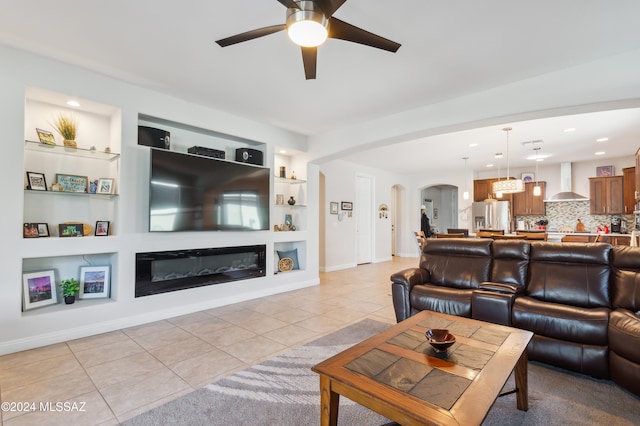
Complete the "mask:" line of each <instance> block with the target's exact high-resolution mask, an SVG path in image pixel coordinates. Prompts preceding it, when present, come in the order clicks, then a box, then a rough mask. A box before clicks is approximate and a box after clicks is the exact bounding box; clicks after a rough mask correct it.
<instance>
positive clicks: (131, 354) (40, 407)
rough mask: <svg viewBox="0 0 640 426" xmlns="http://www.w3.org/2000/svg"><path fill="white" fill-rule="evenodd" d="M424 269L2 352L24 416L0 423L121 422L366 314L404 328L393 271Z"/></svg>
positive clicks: (348, 277)
mask: <svg viewBox="0 0 640 426" xmlns="http://www.w3.org/2000/svg"><path fill="white" fill-rule="evenodd" d="M417 263H418V261H417V259H414V258H394V259H393V260H392V261H389V262H382V263H376V264H368V265H360V266H358V267H357V268H351V269H346V270H341V271H336V272H329V273H321V274H320V282H321V283H320V285H319V286H314V287H309V288H305V289H301V290H295V291H291V292H287V293H282V294H278V295H274V296H269V297H264V298H261V299H256V300H251V301H247V302H242V303H237V304H234V305H228V306H224V307H219V308H215V309H210V310H207V311H202V312H196V313H193V314H189V315H184V316H181V317H176V318H170V319H167V320H163V321H158V322H154V323H150V324H145V325H141V326H137V327H131V328H126V329H123V330H117V331H113V332H110V333H105V334H100V335H97V336H92V337H87V338H83V339H78V340H72V341H69V342H64V343H59V344H55V345H51V346H47V347H43V348H38V349H32V350H28V351H24V352H18V353H15V354H9V355H5V356H2V357H0V400H1V402H2V403H11V402H14V403H15V404H13V407H11V408H14V409H16V408H18V409H21V410H22V411H21V412H16V411H7V410H5V408H6V407H5V406H4V405H3V410H0V414H1V416H2V417H1V422H0V424H1V425H6V426H9V425H39V426H42V425H57V424H60V425H69V424H74V425H76V424H77V425H116V424H118V423H119V422H121V421H124V420H126V419H129V418H131V417H133V416H136V415H138V414H140V413H142V412H145V411H148V410H150V409H152V408H154V407H156V406H158V405H161V404H164V403H166V402H168V401H171V400H173V399H175V398H177V397H179V396H181V395H184V394H186V393H189V392H192V391H193V390H195V389H198V388H201V387H203V386H205V385H207V384H209V383H211V382H213V381H214V380H216V379H218V378H220V377H223V376H226V375H229V374H232V373H234V372H236V371H238V370H241V369H244V368H246V367H248V366H250V365H253V364H256V363H258V362H261V361H263V360H265V359H268V358H271V357H272V356H274V355H276V354H278V353H281V352H283V351H285V350H287V349H289V348H291V347H295V346H299V345H302V344H304V343H307V342H310V341H312V340H314V339H316V338H318V337H320V336H323V335H326V334H329V333H331V332H333V331H336V330H339V329H341V328H343V327H345V326H347V325H348V324H351V323H354V322H357V321H360V320H362V319H364V318H372V319H375V320H378V321H384V322H388V323H395V316H394V313H393V304H392V300H391V285H390V281H389V275H390V274H392V273H393V272H396V271H399V270H401V269H404V268H409V267H413V266H415V265H417ZM58 402H60V403H61V405H60V406H57V405H56V403H58ZM47 403H48V404H49V405H47ZM65 404H66V405H65Z"/></svg>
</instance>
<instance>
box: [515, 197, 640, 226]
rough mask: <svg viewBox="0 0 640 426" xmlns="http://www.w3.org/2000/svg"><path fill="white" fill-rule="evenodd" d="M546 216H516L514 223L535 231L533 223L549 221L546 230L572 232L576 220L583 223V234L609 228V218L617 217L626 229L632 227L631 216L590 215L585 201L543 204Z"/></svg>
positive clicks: (587, 203)
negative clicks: (567, 230) (521, 223)
mask: <svg viewBox="0 0 640 426" xmlns="http://www.w3.org/2000/svg"><path fill="white" fill-rule="evenodd" d="M544 206H545V211H546V215H544V216H516V223H517V222H518V221H519V220H524V223H525V227H526V228H527V229H535V228H537V225H535V222H538V221H540V220H543V219H546V220H548V221H549V224H548V225H547V230H550V231H551V230H557V229H558V228H560V227H571V228H572V229H573V230H574V231H575V229H576V224H577V223H578V219H580V220H581V221H582V223H584V229H585V232H590V233H595V232H596V228H597V227H598V225H607V226H609V227H610V226H611V218H612V217H613V216H619V217H620V219H621V220H624V221H626V223H627V229H628V230H631V229H633V226H634V217H633V215H592V214H590V213H589V210H590V208H589V200H586V201H566V202H565V201H557V202H553V203H545V204H544Z"/></svg>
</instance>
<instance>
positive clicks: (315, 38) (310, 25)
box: [287, 20, 328, 47]
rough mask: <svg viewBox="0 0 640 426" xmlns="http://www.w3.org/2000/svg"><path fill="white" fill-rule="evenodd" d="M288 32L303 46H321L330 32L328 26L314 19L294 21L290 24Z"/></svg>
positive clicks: (292, 38) (291, 37)
mask: <svg viewBox="0 0 640 426" xmlns="http://www.w3.org/2000/svg"><path fill="white" fill-rule="evenodd" d="M287 33H288V34H289V38H290V39H291V41H293V42H294V43H295V44H297V45H298V46H303V47H316V46H320V45H321V44H322V43H324V42H325V40H326V39H327V34H328V33H327V28H326V27H324V26H323V25H322V24H320V23H318V22H316V21H312V20H305V21H298V22H294V23H293V24H291V25H290V26H289V29H288V30H287Z"/></svg>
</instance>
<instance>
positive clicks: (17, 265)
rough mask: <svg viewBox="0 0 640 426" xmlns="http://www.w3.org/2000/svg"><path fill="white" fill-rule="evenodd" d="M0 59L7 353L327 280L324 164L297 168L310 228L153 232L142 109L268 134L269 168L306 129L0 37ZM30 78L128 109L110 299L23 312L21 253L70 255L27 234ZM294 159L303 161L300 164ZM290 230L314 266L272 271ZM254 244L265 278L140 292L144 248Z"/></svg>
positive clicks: (0, 216) (111, 247) (0, 320)
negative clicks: (321, 241)
mask: <svg viewBox="0 0 640 426" xmlns="http://www.w3.org/2000/svg"><path fill="white" fill-rule="evenodd" d="M0 63H2V67H0V92H1V93H2V96H1V97H0V128H1V129H2V137H3V152H2V156H0V175H1V176H2V182H3V188H4V195H3V196H4V203H3V204H4V207H3V209H2V211H1V212H0V232H1V234H0V235H2V240H3V241H2V242H3V244H2V245H1V246H2V247H1V248H0V265H1V269H2V271H3V276H2V280H1V281H0V294H1V295H2V297H0V324H2V326H1V327H0V354H2V353H8V352H13V351H17V350H22V349H27V348H31V347H36V346H42V345H46V344H50V343H55V342H59V341H64V340H70V339H74V338H79V337H84V336H87V335H91V334H97V333H101V332H106V331H110V330H113V329H118V328H124V327H127V326H133V325H137V324H141V323H144V322H149V321H154V320H158V319H162V318H167V317H170V316H175V315H181V314H186V313H189V312H194V311H197V310H202V309H207V308H211V307H215V306H220V305H225V304H229V303H234V302H237V301H241V300H246V299H250V298H255V297H260V296H262V295H266V294H273V293H277V292H282V291H287V290H290V289H294V288H300V287H304V286H309V285H315V284H318V283H319V278H318V260H317V258H318V249H317V247H318V242H317V235H318V217H317V211H318V204H317V199H318V185H319V182H318V167H317V166H315V165H310V166H309V167H305V169H297V170H296V172H298V173H299V174H300V175H306V176H305V177H306V179H307V181H308V182H307V192H308V200H307V202H306V204H307V208H306V209H307V212H308V217H307V221H308V222H307V223H306V227H305V228H306V229H305V230H304V231H302V232H300V233H299V234H295V235H294V236H290V235H279V233H276V232H272V231H260V232H245V233H236V232H228V233H227V232H225V233H222V232H220V233H208V232H202V233H200V232H196V233H175V234H173V233H169V234H165V233H154V234H150V233H148V232H147V231H146V229H147V228H146V225H147V201H146V200H147V199H148V198H147V193H148V183H147V182H148V174H147V173H148V171H147V169H148V148H146V147H141V146H138V145H137V126H138V114H139V113H143V114H146V115H150V116H154V117H159V118H164V119H167V120H172V121H175V122H179V123H184V124H187V125H191V126H195V127H200V128H203V129H210V130H215V131H217V132H221V133H225V134H229V135H233V136H238V137H241V138H245V139H251V140H255V141H257V142H261V143H265V144H266V147H267V148H266V150H267V152H266V153H265V154H266V165H268V166H270V167H273V161H274V160H273V157H274V146H275V145H276V144H277V145H278V146H281V147H292V148H295V149H300V148H301V147H304V146H305V145H306V140H305V137H303V136H301V135H298V134H295V133H292V132H289V131H285V130H282V129H279V128H276V127H273V126H270V125H265V124H261V123H256V122H252V121H249V120H246V119H243V118H241V117H237V116H233V115H230V114H227V113H224V112H221V111H216V110H212V109H209V108H205V107H202V106H199V105H195V104H191V103H188V102H184V101H182V100H179V99H176V98H172V97H170V96H166V95H163V94H160V93H157V92H153V91H150V90H147V89H144V88H141V87H137V86H134V85H131V84H127V83H123V82H120V81H118V80H115V79H112V78H108V77H105V76H103V75H100V74H97V73H94V72H90V71H86V70H83V69H78V68H75V67H73V66H70V65H66V64H62V63H59V62H57V61H54V60H50V59H46V58H43V57H39V56H36V55H32V54H28V53H26V52H23V51H19V50H15V49H12V48H8V47H3V46H0ZM27 87H37V88H41V89H45V90H49V91H53V92H58V93H63V94H69V95H72V96H75V97H79V98H82V99H88V100H93V101H95V102H99V103H102V104H107V105H113V106H114V107H115V108H119V109H120V111H121V114H122V134H121V138H122V151H121V154H122V156H121V171H120V179H119V181H120V191H119V193H120V196H119V198H118V202H117V205H118V208H119V209H120V212H119V214H118V215H117V216H118V217H119V218H120V221H119V223H116V224H114V225H115V227H116V228H117V230H118V234H117V235H116V236H114V237H107V238H105V239H104V240H103V241H104V243H103V244H104V252H105V253H114V254H113V255H111V258H112V259H114V261H115V262H116V263H117V268H116V269H117V270H115V271H114V274H113V276H112V287H113V288H112V290H113V294H114V298H112V300H109V301H106V302H104V303H99V304H91V305H82V304H80V303H76V304H75V305H74V306H73V307H69V308H67V307H65V306H57V307H53V309H51V308H52V307H45V308H41V309H38V310H34V311H29V312H27V313H23V312H21V300H22V291H21V289H22V262H23V258H28V257H33V255H34V253H33V251H32V248H33V247H37V251H38V253H40V254H39V255H41V256H57V255H60V254H64V253H61V249H60V244H61V242H60V241H59V240H57V239H56V238H49V239H46V240H45V239H42V241H29V240H24V239H23V238H22V233H21V228H22V226H21V224H22V222H23V217H24V214H23V197H24V191H23V188H24V177H23V173H24V171H23V158H24V151H23V150H24V148H23V147H24V139H25V116H24V114H25V91H26V90H27ZM80 126H82V124H80ZM292 163H295V161H292ZM305 166H306V165H305ZM296 167H297V168H298V167H303V166H302V164H296ZM274 174H275V173H274ZM273 220H274V218H273V216H272V221H273ZM280 234H284V233H280ZM287 234H293V233H287ZM291 238H294V239H300V240H306V243H305V251H306V255H307V257H308V258H307V259H305V264H306V269H305V270H304V271H299V272H295V274H291V275H285V274H278V275H274V274H273V266H271V265H273V263H274V262H273V255H274V247H275V244H277V243H278V242H280V241H283V240H287V239H291ZM86 240H87V241H79V242H78V244H88V239H86ZM34 244H35V245H34ZM250 244H266V245H267V276H266V277H264V278H258V279H250V280H244V281H239V282H234V283H225V284H218V285H214V286H207V287H200V288H196V289H191V290H185V291H178V292H171V293H165V294H162V295H156V296H149V297H143V298H137V299H136V298H134V296H133V295H134V279H135V253H136V252H143V251H159V250H173V249H184V248H194V247H223V246H229V245H250ZM68 245H69V244H68V243H67V242H65V243H64V247H68ZM42 253H47V254H46V255H45V254H42ZM57 278H58V279H59V277H57ZM83 306H91V307H90V308H89V307H83Z"/></svg>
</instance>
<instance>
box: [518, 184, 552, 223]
mask: <svg viewBox="0 0 640 426" xmlns="http://www.w3.org/2000/svg"><path fill="white" fill-rule="evenodd" d="M536 185H539V186H540V190H541V193H540V195H533V188H534V187H535V186H536ZM546 188H547V183H546V182H538V183H537V184H536V182H527V183H525V184H524V192H519V193H516V194H513V215H514V216H527V215H544V214H545V209H544V199H545V198H546V195H545V194H546Z"/></svg>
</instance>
